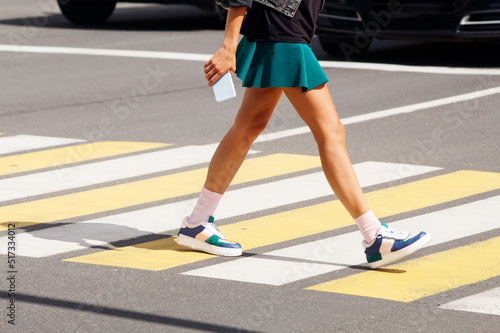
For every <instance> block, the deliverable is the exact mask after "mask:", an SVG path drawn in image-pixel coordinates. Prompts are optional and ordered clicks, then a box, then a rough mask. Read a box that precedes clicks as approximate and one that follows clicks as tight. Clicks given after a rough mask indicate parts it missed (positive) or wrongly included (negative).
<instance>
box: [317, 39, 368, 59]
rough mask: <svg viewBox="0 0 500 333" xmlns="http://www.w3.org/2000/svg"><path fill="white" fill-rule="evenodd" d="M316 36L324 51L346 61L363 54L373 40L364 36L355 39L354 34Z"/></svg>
mask: <svg viewBox="0 0 500 333" xmlns="http://www.w3.org/2000/svg"><path fill="white" fill-rule="evenodd" d="M318 38H319V43H320V44H321V47H322V48H323V50H325V51H326V53H328V54H329V55H331V56H334V57H343V58H345V59H346V60H348V61H349V60H351V59H353V58H355V57H356V56H360V55H362V54H364V53H365V52H366V51H367V50H368V48H369V47H370V44H371V42H372V40H373V39H372V38H370V37H366V36H365V37H364V39H363V40H357V39H356V36H349V37H344V36H342V37H341V36H331V35H319V36H318Z"/></svg>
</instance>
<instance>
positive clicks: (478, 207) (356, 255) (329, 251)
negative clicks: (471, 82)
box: [184, 196, 500, 286]
mask: <svg viewBox="0 0 500 333" xmlns="http://www.w3.org/2000/svg"><path fill="white" fill-rule="evenodd" d="M498 216H500V196H497V197H493V198H489V199H485V200H481V201H477V202H473V203H469V204H465V205H462V206H458V207H453V208H448V209H444V210H441V211H437V212H433V213H428V214H424V215H419V216H416V217H412V218H408V219H404V220H401V221H397V222H393V223H391V224H390V225H391V227H394V228H398V229H403V230H412V229H414V228H415V226H418V228H421V229H422V230H425V231H426V232H427V233H429V234H430V235H431V236H432V242H431V244H430V245H436V244H440V243H444V242H448V241H451V240H454V239H459V238H462V237H467V236H471V235H475V234H479V233H482V232H485V231H489V230H493V229H496V228H499V227H500V224H499V221H498ZM361 241H362V237H361V236H360V234H359V232H352V233H348V234H344V235H340V236H335V237H331V238H326V239H322V240H319V241H314V242H309V243H305V244H300V245H297V246H292V247H288V248H284V249H280V250H277V251H271V252H267V253H263V254H259V255H256V256H253V257H248V258H243V259H238V260H233V261H228V262H225V263H222V264H218V265H212V266H208V267H204V268H200V269H196V270H192V271H189V272H186V273H184V274H187V275H195V276H203V277H211V278H218V279H226V280H233V281H243V282H253V283H261V284H269V285H276V286H278V285H283V284H287V283H291V282H295V281H298V280H302V279H306V278H310V277H313V276H318V275H321V274H325V273H330V272H333V271H336V270H339V269H343V268H346V267H349V266H354V265H360V264H362V263H364V262H366V258H365V257H364V254H363V252H362V248H361Z"/></svg>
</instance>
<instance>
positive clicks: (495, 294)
mask: <svg viewBox="0 0 500 333" xmlns="http://www.w3.org/2000/svg"><path fill="white" fill-rule="evenodd" d="M440 308H442V309H448V310H459V311H467V312H477V313H484V314H492V315H497V316H500V287H498V288H494V289H491V290H487V291H485V292H482V293H479V294H476V295H472V296H469V297H465V298H462V299H459V300H456V301H454V302H450V303H447V304H444V305H441V306H440Z"/></svg>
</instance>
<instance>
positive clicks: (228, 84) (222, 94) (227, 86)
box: [212, 72, 236, 102]
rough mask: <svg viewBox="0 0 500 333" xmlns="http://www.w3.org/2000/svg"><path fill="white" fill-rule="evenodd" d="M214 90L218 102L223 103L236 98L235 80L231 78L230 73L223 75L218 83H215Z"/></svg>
mask: <svg viewBox="0 0 500 333" xmlns="http://www.w3.org/2000/svg"><path fill="white" fill-rule="evenodd" d="M212 88H213V90H214V96H215V100H216V101H217V102H222V101H225V100H228V99H231V98H234V97H236V90H234V83H233V78H232V77H231V73H230V72H227V73H226V74H224V75H222V76H221V77H220V78H219V79H218V80H217V82H215V84H214V85H213V86H212Z"/></svg>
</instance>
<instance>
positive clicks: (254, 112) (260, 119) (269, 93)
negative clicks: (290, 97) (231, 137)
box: [235, 88, 283, 126]
mask: <svg viewBox="0 0 500 333" xmlns="http://www.w3.org/2000/svg"><path fill="white" fill-rule="evenodd" d="M282 95H283V89H282V88H246V89H245V95H244V96H243V101H242V102H241V106H240V109H239V111H238V114H237V115H236V119H235V124H236V125H241V126H245V125H246V126H248V125H251V124H259V123H263V124H264V125H265V124H267V122H268V120H269V118H271V115H272V114H273V111H274V109H275V108H276V105H277V104H278V102H279V100H280V98H281V96H282Z"/></svg>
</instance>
